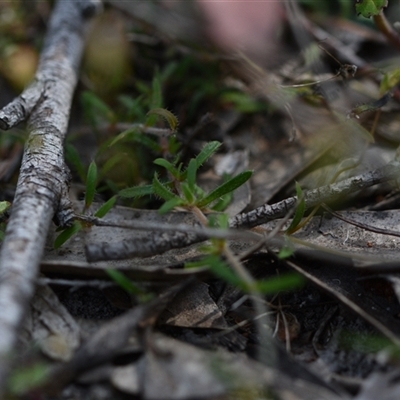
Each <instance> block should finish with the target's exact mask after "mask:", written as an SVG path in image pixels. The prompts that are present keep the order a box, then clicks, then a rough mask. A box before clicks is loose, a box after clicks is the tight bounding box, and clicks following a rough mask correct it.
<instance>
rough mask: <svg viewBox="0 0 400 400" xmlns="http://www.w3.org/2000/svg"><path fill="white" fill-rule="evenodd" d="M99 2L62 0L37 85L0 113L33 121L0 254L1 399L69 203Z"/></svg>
mask: <svg viewBox="0 0 400 400" xmlns="http://www.w3.org/2000/svg"><path fill="white" fill-rule="evenodd" d="M96 3H97V1H93V2H90V1H88V0H84V1H73V0H59V1H58V2H57V4H56V6H55V8H54V11H53V14H52V17H51V20H50V22H49V28H48V33H47V36H46V40H45V43H44V47H43V51H42V54H41V58H40V63H39V67H38V71H37V74H36V78H35V82H34V83H33V84H32V85H31V86H30V87H29V88H28V89H27V90H26V91H25V92H24V93H22V94H21V95H20V96H19V97H18V98H16V99H15V100H14V101H13V102H12V103H10V104H9V105H8V106H6V107H5V108H4V109H3V110H1V111H0V126H1V127H2V128H11V127H12V126H14V125H16V124H17V123H19V122H21V121H23V120H25V119H26V118H27V117H29V118H28V130H29V138H28V141H27V143H26V147H25V151H24V156H23V160H22V165H21V170H20V176H19V180H18V185H17V190H16V194H15V198H14V201H13V206H12V213H11V218H10V221H9V223H8V226H7V230H6V236H5V240H4V243H3V246H2V250H1V253H0V331H1V335H0V395H1V391H3V390H4V383H5V379H6V375H7V371H8V360H9V358H8V357H7V355H9V354H10V352H11V353H12V351H13V349H14V347H15V344H16V340H17V337H18V335H17V333H18V329H19V327H20V325H21V322H22V320H23V318H24V315H25V311H26V309H27V306H28V304H29V301H30V299H31V298H32V296H33V293H34V289H35V287H34V286H35V279H36V277H37V275H38V271H39V262H40V259H41V257H42V254H43V249H44V245H45V240H46V236H47V232H48V229H49V227H50V223H51V220H52V218H53V216H54V215H55V213H56V212H57V211H58V208H59V204H60V202H61V203H62V204H65V203H68V201H66V200H65V198H66V196H67V190H68V179H69V172H68V169H67V168H66V166H65V164H64V151H63V143H64V139H65V135H66V132H67V126H68V120H69V112H70V107H71V102H72V96H73V92H74V89H75V86H76V83H77V80H78V68H79V64H80V60H81V55H82V51H83V46H84V37H85V31H86V29H85V28H86V25H87V20H88V16H91V15H92V14H93V13H92V12H87V10H89V11H90V10H91V9H93V6H96Z"/></svg>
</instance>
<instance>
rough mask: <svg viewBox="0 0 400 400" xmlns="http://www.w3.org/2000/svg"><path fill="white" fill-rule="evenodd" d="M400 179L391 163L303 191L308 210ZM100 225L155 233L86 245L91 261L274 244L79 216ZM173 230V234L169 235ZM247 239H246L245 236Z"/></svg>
mask: <svg viewBox="0 0 400 400" xmlns="http://www.w3.org/2000/svg"><path fill="white" fill-rule="evenodd" d="M398 176H400V163H399V162H398V161H392V162H390V163H389V164H387V165H386V166H384V167H381V168H378V169H376V170H374V171H369V172H366V173H364V174H361V175H357V176H355V177H352V178H349V179H346V180H343V181H341V182H338V183H334V184H331V185H326V186H322V187H320V188H317V189H314V190H309V191H305V192H304V202H305V205H306V208H307V209H310V208H313V207H315V206H318V205H320V204H321V203H329V202H331V201H333V200H337V199H339V198H343V197H345V196H346V195H348V194H351V193H355V192H357V191H359V190H361V189H365V188H368V187H370V186H373V185H376V184H378V183H383V182H387V181H389V180H394V179H396V178H397V177H398ZM297 204H298V199H297V197H296V196H294V197H289V198H287V199H285V200H282V201H280V202H278V203H275V204H271V205H268V204H264V205H263V206H261V207H258V208H256V209H254V210H252V211H249V212H248V213H242V214H238V215H236V216H235V217H232V218H231V219H230V221H229V226H230V228H253V227H255V226H257V225H261V224H263V223H265V222H268V221H272V220H274V219H278V218H283V217H285V216H287V215H288V214H289V213H290V212H292V211H293V208H295V207H296V205H297ZM78 219H82V220H83V221H88V222H89V223H92V224H94V225H98V226H115V227H118V228H126V229H136V230H147V231H149V230H150V231H153V233H152V234H151V235H148V236H146V237H143V238H142V239H140V240H139V239H137V238H135V239H132V240H126V241H122V242H119V243H106V242H100V243H90V244H88V245H86V257H87V259H88V260H89V261H100V260H114V259H126V258H131V257H146V256H148V255H154V254H160V253H163V252H165V251H167V250H171V249H174V248H182V247H185V246H189V245H191V244H194V243H198V242H201V241H204V240H206V239H208V238H209V237H217V238H218V237H219V238H227V239H249V240H251V241H256V242H257V241H262V242H264V241H265V240H267V241H271V240H272V238H271V237H268V238H267V239H265V238H264V239H263V238H261V237H260V236H258V235H255V233H253V235H250V233H249V232H246V233H245V232H242V233H234V232H233V231H232V230H231V229H230V230H221V229H215V230H214V229H210V228H204V227H199V226H190V225H187V224H178V225H174V226H172V225H170V224H160V223H154V224H152V223H149V222H145V223H143V222H142V223H141V222H138V221H132V222H131V221H129V222H127V221H118V222H115V221H114V222H111V221H110V222H108V221H107V220H99V219H97V218H89V219H88V218H87V217H78ZM171 231H172V233H170V232H171ZM243 235H244V236H245V237H244V236H243Z"/></svg>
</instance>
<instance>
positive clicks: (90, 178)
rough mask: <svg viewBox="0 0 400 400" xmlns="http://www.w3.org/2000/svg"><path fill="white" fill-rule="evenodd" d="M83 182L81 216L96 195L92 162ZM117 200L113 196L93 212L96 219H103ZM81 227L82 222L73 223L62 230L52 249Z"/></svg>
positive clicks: (95, 177) (96, 180) (95, 181)
mask: <svg viewBox="0 0 400 400" xmlns="http://www.w3.org/2000/svg"><path fill="white" fill-rule="evenodd" d="M85 180H86V191H85V201H84V209H83V214H85V213H87V212H88V210H89V208H90V207H91V206H92V204H93V200H94V197H95V194H96V186H97V183H98V170H97V165H96V163H95V162H94V161H92V162H91V163H90V165H89V168H88V171H87V174H86V179H85ZM117 198H118V197H117V196H113V197H111V198H110V199H108V200H107V201H106V202H105V203H104V204H103V205H102V206H101V207H100V208H99V209H98V210H97V211H96V212H95V214H94V216H95V217H97V218H103V217H104V216H105V215H106V214H107V213H108V212H109V211H110V210H111V209H112V208H113V207H114V205H115V203H116V201H117ZM83 227H84V225H83V222H81V221H75V222H74V223H73V224H72V226H70V227H68V228H65V229H63V230H62V231H61V233H60V234H59V235H58V236H57V237H56V239H55V241H54V248H55V249H58V248H60V247H61V246H62V245H63V244H64V243H65V242H66V241H67V240H68V239H70V238H71V237H73V236H74V235H76V234H77V233H78V232H80V231H81V230H82V228H83Z"/></svg>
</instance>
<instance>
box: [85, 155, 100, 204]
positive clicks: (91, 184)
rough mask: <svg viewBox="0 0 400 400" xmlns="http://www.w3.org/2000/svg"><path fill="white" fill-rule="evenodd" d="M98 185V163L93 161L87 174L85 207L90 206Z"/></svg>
mask: <svg viewBox="0 0 400 400" xmlns="http://www.w3.org/2000/svg"><path fill="white" fill-rule="evenodd" d="M96 186H97V165H96V163H95V162H94V161H92V162H91V163H90V165H89V169H88V173H87V176H86V193H85V207H86V208H89V207H90V206H91V205H92V203H93V199H94V195H95V194H96Z"/></svg>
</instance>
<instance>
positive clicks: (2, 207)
mask: <svg viewBox="0 0 400 400" xmlns="http://www.w3.org/2000/svg"><path fill="white" fill-rule="evenodd" d="M10 207H11V203H10V202H9V201H0V214H3V213H5V212H6V211H7V210H8V209H9V208H10Z"/></svg>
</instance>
